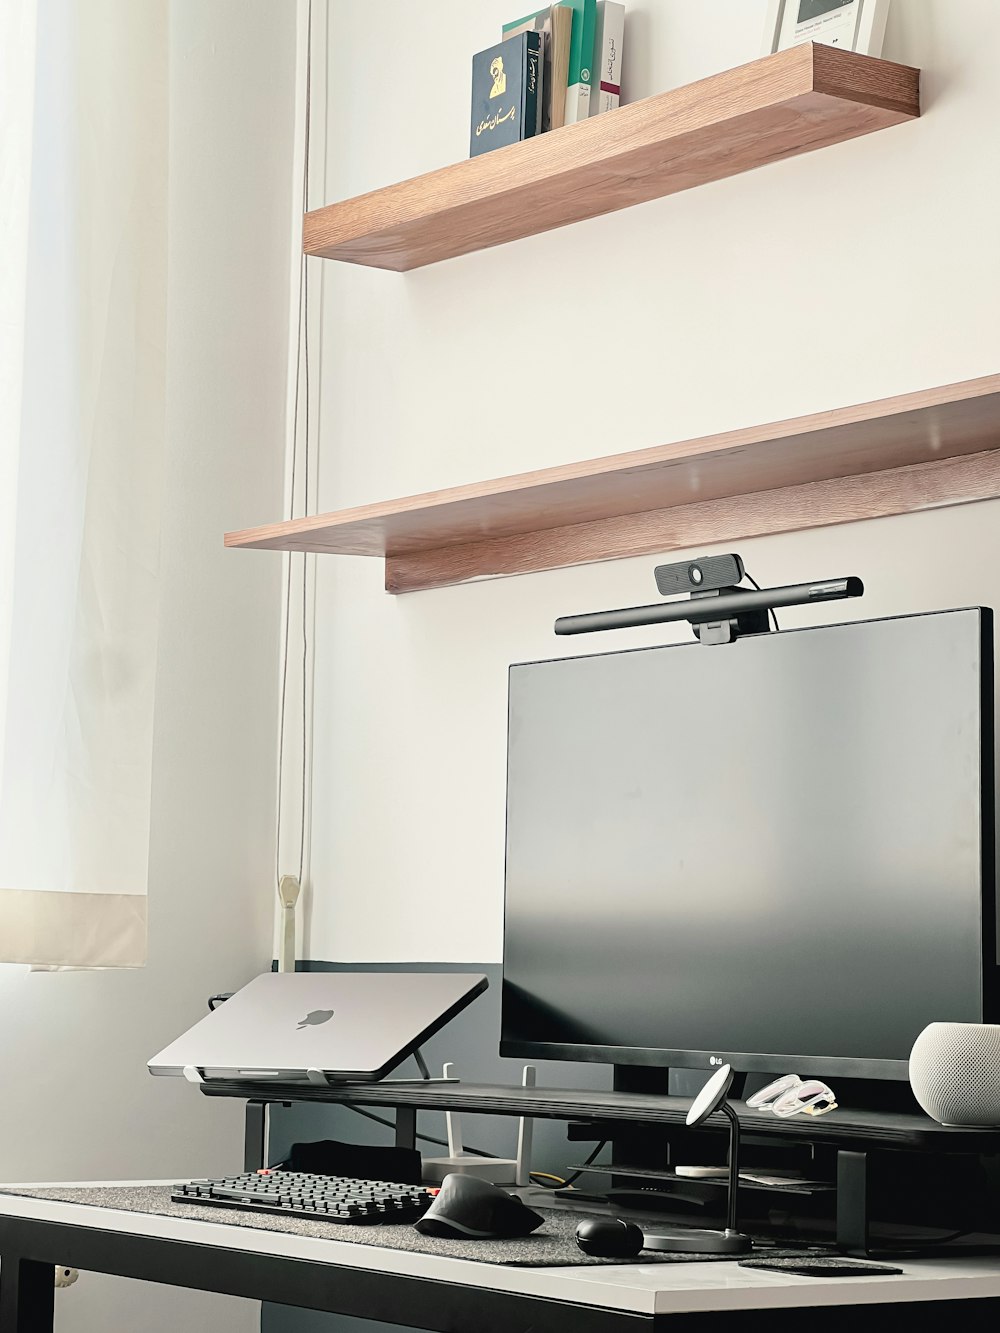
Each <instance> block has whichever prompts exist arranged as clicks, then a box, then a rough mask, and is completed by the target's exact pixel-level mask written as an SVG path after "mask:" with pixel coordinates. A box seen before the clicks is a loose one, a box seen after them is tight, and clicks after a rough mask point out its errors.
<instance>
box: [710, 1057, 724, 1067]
mask: <svg viewBox="0 0 1000 1333" xmlns="http://www.w3.org/2000/svg"><path fill="white" fill-rule="evenodd" d="M708 1063H709V1064H710V1065H724V1064H725V1063H726V1062H725V1060H723V1058H722V1056H721V1055H710V1056H709V1057H708Z"/></svg>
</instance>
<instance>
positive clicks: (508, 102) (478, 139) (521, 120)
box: [469, 32, 542, 157]
mask: <svg viewBox="0 0 1000 1333" xmlns="http://www.w3.org/2000/svg"><path fill="white" fill-rule="evenodd" d="M541 84H542V35H541V33H539V32H522V33H520V34H519V35H518V36H517V37H512V38H511V39H510V40H509V41H506V42H499V43H498V44H497V45H496V46H491V47H490V48H489V49H488V50H486V51H480V52H479V53H478V55H475V56H473V58H472V134H471V140H470V150H469V151H470V155H471V156H472V157H476V156H478V155H479V154H480V153H486V152H489V151H490V149H492V148H503V147H505V146H506V145H507V144H512V143H519V142H520V141H521V140H522V139H530V138H531V137H532V136H533V135H534V134H536V133H537V131H538V128H539V124H540V106H539V99H540V94H541Z"/></svg>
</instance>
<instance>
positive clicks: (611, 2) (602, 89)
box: [590, 0, 625, 116]
mask: <svg viewBox="0 0 1000 1333" xmlns="http://www.w3.org/2000/svg"><path fill="white" fill-rule="evenodd" d="M596 33H597V36H596V39H595V42H594V73H593V83H592V85H591V93H590V114H591V115H592V116H596V115H599V114H600V113H601V112H602V111H614V110H615V108H616V107H617V106H619V105H620V104H621V92H622V88H621V83H622V48H623V47H624V44H625V6H624V5H623V4H619V3H618V0H597V29H596Z"/></svg>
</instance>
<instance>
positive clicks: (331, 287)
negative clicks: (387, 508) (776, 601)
mask: <svg viewBox="0 0 1000 1333" xmlns="http://www.w3.org/2000/svg"><path fill="white" fill-rule="evenodd" d="M317 8H318V9H320V10H321V9H322V6H317ZM765 9H766V4H765V0H714V2H713V3H712V4H710V5H707V4H705V3H704V0H658V2H657V3H651V2H648V3H638V2H636V3H630V5H629V12H630V21H629V23H630V26H629V30H628V35H627V38H626V48H625V64H626V68H625V87H626V92H627V95H628V97H629V98H630V99H636V98H639V97H642V96H645V95H646V94H649V93H653V92H656V91H659V90H661V89H664V88H668V87H671V86H674V85H677V84H681V83H685V82H687V81H689V80H691V79H695V78H698V77H701V76H703V75H706V74H710V73H712V72H713V71H716V70H720V69H723V68H725V67H727V66H732V65H735V64H739V63H741V62H743V61H746V60H749V59H752V58H755V57H756V56H757V54H758V53H759V47H760V37H761V30H762V26H763V19H764V12H765ZM514 10H516V6H512V5H511V3H510V0H476V3H474V4H470V3H469V2H468V0H438V3H437V4H436V5H435V6H434V14H433V21H430V17H429V13H428V9H427V7H426V6H414V5H413V4H412V3H410V2H409V0H383V3H382V4H381V5H380V6H378V10H377V17H375V16H373V12H372V8H371V6H370V5H368V4H365V3H362V0H335V3H333V4H332V6H331V9H330V23H331V30H330V34H329V42H328V48H327V49H328V51H329V53H330V56H329V58H330V60H331V61H332V62H333V64H334V67H335V71H336V73H335V77H333V78H332V79H331V80H330V85H329V88H328V90H327V91H326V92H325V95H324V94H323V92H322V88H321V83H322V80H321V79H320V78H319V76H317V77H318V85H317V86H318V87H320V94H319V97H318V102H317V105H319V106H321V107H325V114H326V123H327V127H328V131H329V142H328V149H327V159H326V162H325V179H324V175H323V170H324V168H323V166H321V165H320V164H318V163H317V165H316V166H315V167H314V189H313V203H314V204H319V203H321V202H327V201H331V200H334V199H338V198H345V197H348V196H351V195H354V194H358V193H360V192H362V191H364V190H368V189H372V188H375V187H377V186H379V185H382V184H387V183H389V182H391V181H394V180H397V179H400V178H403V177H405V176H409V175H415V174H417V173H419V172H422V171H425V170H428V169H431V168H433V167H436V166H439V165H442V164H444V163H447V162H449V161H454V160H458V159H460V158H462V157H464V156H465V155H466V154H467V151H468V149H467V133H468V130H467V122H468V94H469V63H470V59H471V54H472V52H474V51H476V50H479V49H482V48H483V47H485V46H487V45H489V44H491V43H492V42H493V41H494V40H495V39H496V36H497V33H498V31H499V27H500V23H501V21H502V20H503V19H507V18H510V17H511V16H512V14H513V12H514ZM998 49H1000V6H997V5H996V4H995V3H993V2H992V0H895V3H894V6H893V12H892V14H891V17H890V21H889V30H888V35H887V38H886V47H885V52H884V54H885V55H886V57H888V58H891V59H896V60H899V61H903V62H908V63H912V64H917V65H920V66H921V67H922V68H923V70H924V76H923V99H924V107H925V115H924V117H923V119H921V120H920V121H918V122H916V123H913V124H910V125H906V126H900V127H898V128H895V129H892V130H889V131H886V132H884V133H880V134H877V135H872V136H871V137H869V138H866V139H861V140H857V141H855V142H853V143H847V144H843V145H840V146H838V147H835V148H831V149H825V150H823V151H822V152H817V153H814V154H811V155H807V156H804V157H800V158H797V159H795V160H792V161H788V162H784V163H780V164H777V165H775V166H771V167H768V168H765V169H762V170H760V171H757V172H754V173H751V174H748V175H744V176H739V177H736V178H734V179H732V180H728V181H722V182H719V183H718V184H714V185H710V186H707V187H705V188H702V189H698V190H693V191H690V192H688V193H686V194H682V195H677V196H674V197H673V198H669V199H664V200H661V201H658V202H654V203H651V204H647V205H644V206H642V207H639V208H633V209H630V210H627V211H625V212H621V213H618V214H615V215H612V216H610V217H606V218H601V219H597V220H594V221H592V222H587V223H582V224H579V225H577V226H574V227H571V228H567V229H564V230H561V231H556V232H551V233H549V234H547V235H543V236H538V237H535V238H531V239H528V240H525V241H522V242H518V243H515V244H512V245H508V246H505V247H503V248H501V249H497V250H492V251H485V252H483V253H480V254H477V255H471V256H468V257H466V258H463V259H458V260H454V261H451V262H449V263H445V264H442V265H439V266H434V267H431V268H427V269H423V270H421V271H418V272H416V273H413V274H409V275H405V276H398V275H394V274H387V273H380V272H376V271H368V270H365V269H352V268H350V267H348V266H338V265H334V264H330V263H327V262H325V261H318V260H317V261H311V262H312V267H313V275H314V277H313V280H314V282H316V283H317V290H318V285H319V284H320V283H322V298H323V299H322V306H323V318H322V356H321V362H320V373H319V374H318V375H317V376H316V380H317V383H318V385H319V391H320V393H321V397H322V434H321V441H322V443H321V469H322V472H321V487H320V497H319V508H320V509H335V508H340V507H344V506H348V505H354V504H361V503H365V502H368V501H374V500H378V499H383V498H387V497H390V496H394V495H402V494H407V493H412V492H415V491H422V490H429V489H432V488H435V487H439V486H447V485H452V484H457V483H460V482H465V481H472V480H478V479H483V478H486V477H492V476H500V475H503V474H505V473H509V472H516V471H519V470H523V469H528V468H535V467H542V466H546V465H551V464H557V463H562V462H566V461H569V460H572V459H580V458H586V457H589V456H595V455H599V454H601V453H608V452H617V451H618V450H625V449H635V448H640V447H643V446H647V445H654V444H660V443H664V442H667V441H670V440H678V439H684V438H687V437H692V436H698V435H702V434H707V433H710V432H713V431H721V430H726V429H729V428H735V427H739V426H744V425H749V424H752V423H755V422H767V421H776V420H781V419H782V418H786V417H790V416H794V415H797V414H799V413H807V412H814V411H819V410H822V409H824V408H829V407H835V406H838V405H846V404H851V403H858V402H864V401H866V400H869V399H874V398H880V397H885V396H888V395H891V394H896V393H902V392H906V391H908V390H916V389H919V388H922V387H925V386H931V385H939V384H946V383H949V382H952V381H956V380H961V379H965V378H968V377H972V376H977V375H983V374H988V373H991V372H996V371H997V370H998V368H1000V304H998V302H997V299H996V294H997V291H998V290H1000V249H998V247H997V245H996V232H997V217H998V216H1000V156H998V155H997V154H996V153H992V152H990V151H988V150H987V149H984V142H986V141H985V140H984V134H985V135H987V137H988V133H989V131H988V129H987V128H986V127H988V126H992V125H995V124H996V123H997V119H998V114H1000V83H998V82H997V80H996V77H995V70H994V63H995V53H996V51H997V50H998ZM414 71H416V72H417V76H416V78H414ZM324 96H325V101H324ZM318 137H319V133H318V131H317V138H318ZM599 292H603V293H608V295H607V296H606V297H605V300H606V301H607V304H606V306H605V307H604V309H603V311H599V308H598V293H599ZM601 316H603V320H602V319H601ZM499 320H502V321H504V329H505V336H504V338H503V339H502V342H501V341H500V340H498V338H497V336H496V333H495V330H496V327H497V322H498V321H499ZM246 518H247V521H253V520H255V519H256V518H257V515H254V514H250V513H249V512H248V513H247V514H246ZM720 537H721V538H722V539H723V540H722V546H721V549H723V550H724V549H730V547H731V543H729V542H726V541H725V540H724V538H725V534H720ZM738 549H739V550H740V551H741V552H742V554H743V555H744V557H745V558H746V560H747V563H748V566H749V568H750V569H751V571H752V572H753V573H754V575H755V576H756V577H757V579H758V580H759V581H760V582H762V583H780V582H790V581H793V580H796V579H799V578H808V577H812V576H822V575H834V574H845V573H857V574H860V575H862V576H863V577H864V578H865V580H866V582H867V584H868V588H869V593H868V596H867V597H866V599H865V602H864V603H863V604H862V606H861V608H860V611H861V613H864V614H869V615H879V614H884V613H893V612H904V611H916V610H921V609H928V608H932V607H944V606H951V605H956V604H963V603H971V602H985V603H987V604H992V605H995V606H1000V561H998V559H997V557H998V556H1000V503H993V502H991V503H988V504H981V505H978V506H973V507H968V508H961V509H954V510H951V511H947V512H939V513H928V514H921V515H913V516H908V517H904V518H899V519H888V520H883V521H880V522H874V523H867V524H859V525H856V526H853V527H846V528H840V529H829V530H824V531H816V532H811V533H804V534H798V535H791V536H786V537H778V538H770V539H766V540H759V541H746V542H740V543H739V544H738ZM678 558H679V557H678ZM655 563H656V561H655V560H654V559H653V558H648V559H642V560H630V561H621V562H617V563H611V564H604V565H595V566H591V567H589V568H582V569H576V570H564V571H558V572H553V573H546V574H538V575H532V576H525V577H520V578H511V579H505V580H497V581H494V582H490V583H480V584H476V585H472V586H468V587H460V588H452V589H446V590H442V591H434V592H426V593H418V594H412V595H410V596H407V597H399V598H395V599H394V598H391V597H389V596H387V595H386V594H385V593H384V592H383V591H382V590H381V581H382V569H381V566H380V565H379V564H378V562H375V561H372V562H364V561H361V560H344V559H334V558H332V557H330V558H320V559H318V560H317V562H316V578H317V595H316V699H315V741H314V749H315V770H314V791H313V835H312V847H313V851H312V879H313V889H314V891H313V894H312V903H311V926H310V929H309V933H308V938H307V952H308V954H309V956H311V957H314V958H330V959H342V960H350V959H370V960H377V959H386V960H402V959H408V958H420V959H427V960H430V959H449V960H470V961H471V960H482V961H489V960H495V959H497V958H499V956H500V948H501V896H502V874H503V871H502V866H503V782H504V744H505V734H504V733H505V690H506V668H507V665H508V663H509V662H511V661H516V660H520V659H524V658H528V657H532V656H555V655H556V654H557V651H558V649H559V645H558V644H557V641H556V640H555V639H554V638H553V637H552V634H551V623H552V620H553V619H554V617H555V616H556V615H558V614H560V613H563V612H570V611H576V610H588V609H596V608H598V607H603V606H617V605H625V604H628V603H630V602H641V601H645V600H649V599H650V598H651V597H652V596H653V595H654V589H653V585H652V581H651V571H652V568H653V565H654V564H655ZM262 577H263V575H262ZM857 614H859V608H858V606H857V604H855V605H853V606H851V607H849V608H839V607H831V608H825V609H824V611H823V619H827V620H834V619H836V618H838V617H840V616H844V617H845V618H847V617H855V616H856V615H857ZM786 623H788V624H793V623H808V620H807V618H806V617H804V616H803V615H802V614H801V613H799V614H795V613H789V614H788V615H787V616H786ZM666 637H667V635H666V634H665V633H664V632H662V631H655V632H649V631H647V632H646V641H651V640H653V639H656V640H659V641H662V640H663V639H665V638H666ZM642 641H643V636H642V635H640V634H639V633H636V634H633V635H632V636H626V635H622V636H620V637H619V638H618V639H617V640H616V642H617V643H618V644H620V645H621V646H627V645H628V644H629V643H638V642H642ZM606 646H607V645H596V644H595V645H593V647H591V648H588V647H587V646H585V645H581V648H582V650H583V651H588V650H589V651H593V650H596V649H597V648H599V647H606Z"/></svg>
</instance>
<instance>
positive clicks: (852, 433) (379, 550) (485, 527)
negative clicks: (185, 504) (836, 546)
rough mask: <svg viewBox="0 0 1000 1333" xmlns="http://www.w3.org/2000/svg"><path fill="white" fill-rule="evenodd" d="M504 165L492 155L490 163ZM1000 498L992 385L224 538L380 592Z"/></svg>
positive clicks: (997, 380) (996, 397)
mask: <svg viewBox="0 0 1000 1333" xmlns="http://www.w3.org/2000/svg"><path fill="white" fill-rule="evenodd" d="M498 151H499V150H498ZM995 496H1000V375H989V376H986V377H985V378H983V379H976V380H968V381H966V382H965V383H962V384H952V385H948V386H947V387H945V388H940V389H927V390H923V391H921V392H919V393H911V394H905V395H903V396H901V397H898V398H886V399H883V400H881V401H879V402H875V403H865V404H863V405H861V406H858V407H845V408H838V409H836V410H833V411H829V412H820V413H817V414H815V415H813V416H807V417H798V418H795V419H794V420H791V421H783V422H779V423H777V424H773V425H768V426H752V427H748V428H746V429H743V430H737V431H729V432H726V433H725V434H722V435H709V436H706V437H704V438H702V439H698V440H686V441H684V442H683V443H680V444H667V445H660V446H658V447H656V448H652V449H642V450H638V451H636V452H633V453H626V454H618V455H615V456H613V457H610V458H598V459H592V460H589V461H587V462H583V463H570V464H566V465H564V466H562V467H554V468H547V469H545V470H543V471H540V472H525V473H522V474H520V475H519V476H514V477H505V478H502V479H500V480H498V481H486V482H478V483H476V484H474V485H469V486H456V487H454V488H452V489H451V490H444V491H434V492H431V493H429V494H426V495H417V496H410V497H408V498H405V499H401V500H388V501H383V502H381V503H379V504H372V505H364V506H362V507H360V508H357V509H345V510H342V511H340V512H339V513H332V514H320V515H315V516H312V517H309V518H299V519H294V520H292V521H291V522H286V523H275V524H272V525H270V526H268V527H261V528H250V529H248V530H247V531H243V532H231V533H229V534H228V535H227V537H226V545H227V546H248V547H258V548H261V549H265V550H277V551H319V552H329V553H332V554H338V555H367V556H377V557H383V558H384V559H385V572H386V580H385V586H386V588H387V589H388V590H389V591H390V592H413V591H416V590H417V589H420V588H433V587H440V586H443V585H445V584H450V583H461V582H464V581H466V580H468V579H474V578H483V577H486V576H489V575H495V574H519V573H527V572H529V571H534V570H541V569H557V568H561V567H563V566H566V565H576V564H584V563H588V562H591V561H596V560H609V559H615V558H618V557H622V556H633V555H648V554H652V553H654V552H656V553H660V552H666V551H670V550H677V549H680V548H682V547H692V546H695V545H701V544H706V543H715V542H721V541H726V542H728V541H733V540H736V539H737V538H740V537H753V536H762V535H764V534H768V533H776V532H793V531H797V530H801V529H804V528H813V527H823V526H827V525H829V524H834V523H847V522H851V521H853V520H856V519H864V518H880V517H885V516H887V515H890V514H904V513H909V512H911V511H913V510H918V509H930V508H938V507H942V506H945V505H954V504H964V503H967V502H969V501H972V500H982V499H990V498H993V497H995Z"/></svg>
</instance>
